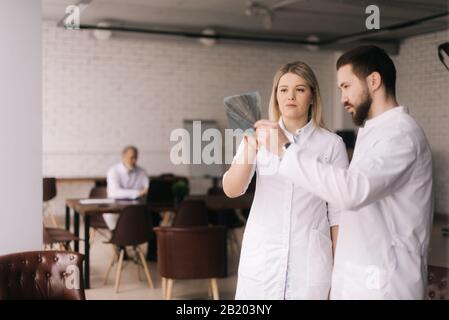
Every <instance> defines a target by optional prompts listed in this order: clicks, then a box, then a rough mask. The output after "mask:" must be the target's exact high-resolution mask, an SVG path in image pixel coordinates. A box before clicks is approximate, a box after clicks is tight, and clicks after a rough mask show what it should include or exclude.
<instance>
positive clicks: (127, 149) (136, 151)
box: [122, 146, 139, 154]
mask: <svg viewBox="0 0 449 320" xmlns="http://www.w3.org/2000/svg"><path fill="white" fill-rule="evenodd" d="M130 150H132V151H133V152H134V153H135V154H139V151H138V150H137V148H136V147H135V146H126V147H125V148H123V151H122V154H125V153H127V152H128V151H130Z"/></svg>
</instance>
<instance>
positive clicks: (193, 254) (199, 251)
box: [154, 226, 227, 279]
mask: <svg viewBox="0 0 449 320" xmlns="http://www.w3.org/2000/svg"><path fill="white" fill-rule="evenodd" d="M154 231H155V232H156V235H157V255H158V267H159V272H160V274H161V277H165V278H170V279H205V278H221V277H225V276H226V263H227V262H226V261H227V259H226V229H225V228H224V227H221V226H217V227H183V228H174V227H156V228H154Z"/></svg>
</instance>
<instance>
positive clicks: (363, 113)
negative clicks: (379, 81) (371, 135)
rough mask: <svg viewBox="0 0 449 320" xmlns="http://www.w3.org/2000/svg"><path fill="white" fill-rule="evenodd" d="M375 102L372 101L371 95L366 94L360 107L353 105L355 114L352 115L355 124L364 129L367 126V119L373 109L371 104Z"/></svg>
mask: <svg viewBox="0 0 449 320" xmlns="http://www.w3.org/2000/svg"><path fill="white" fill-rule="evenodd" d="M372 102H373V99H371V96H370V95H369V93H365V97H364V99H363V100H362V102H360V104H359V105H358V106H355V105H353V106H352V107H353V108H354V114H353V115H352V121H353V122H354V124H355V125H356V126H358V127H363V125H364V124H365V121H366V119H367V118H368V113H369V110H370V108H371V103H372Z"/></svg>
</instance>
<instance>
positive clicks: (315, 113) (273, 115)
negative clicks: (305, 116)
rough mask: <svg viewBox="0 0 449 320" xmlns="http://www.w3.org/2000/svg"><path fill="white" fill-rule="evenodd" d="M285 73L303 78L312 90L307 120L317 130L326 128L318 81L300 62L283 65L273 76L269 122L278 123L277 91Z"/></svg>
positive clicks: (310, 70)
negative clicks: (311, 122)
mask: <svg viewBox="0 0 449 320" xmlns="http://www.w3.org/2000/svg"><path fill="white" fill-rule="evenodd" d="M286 73H293V74H296V75H298V76H300V77H301V78H303V79H304V80H305V81H306V83H307V85H308V86H309V87H310V89H311V90H312V101H313V103H312V106H311V107H310V108H309V120H310V119H312V121H313V124H314V125H315V127H317V128H326V126H325V124H324V120H323V111H322V103H321V95H320V88H319V86H318V81H317V80H316V77H315V74H314V73H313V71H312V69H311V68H310V67H309V66H308V65H307V64H306V63H304V62H302V61H295V62H292V63H287V64H285V65H283V66H282V67H281V68H279V70H278V71H277V72H276V74H275V75H274V79H273V89H272V91H271V98H270V105H269V107H268V116H269V118H270V120H271V121H279V118H280V116H281V112H280V110H279V103H278V101H277V96H276V93H277V89H278V85H279V80H280V79H281V77H282V76H283V75H284V74H286Z"/></svg>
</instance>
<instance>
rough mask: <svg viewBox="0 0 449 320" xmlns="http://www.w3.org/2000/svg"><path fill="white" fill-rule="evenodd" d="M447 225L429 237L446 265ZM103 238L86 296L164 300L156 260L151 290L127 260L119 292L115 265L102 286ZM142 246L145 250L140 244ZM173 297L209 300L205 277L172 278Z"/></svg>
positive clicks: (433, 260) (230, 295) (224, 287)
mask: <svg viewBox="0 0 449 320" xmlns="http://www.w3.org/2000/svg"><path fill="white" fill-rule="evenodd" d="M443 227H446V228H449V219H447V218H445V219H439V218H436V219H435V221H434V227H433V231H432V238H431V249H430V256H429V264H432V265H438V266H446V267H449V237H447V236H446V237H445V236H443V235H442V232H441V228H443ZM237 233H238V236H239V240H240V242H241V236H242V234H243V228H241V229H238V231H237ZM104 240H105V239H104V238H103V237H101V236H100V235H98V234H97V235H96V236H95V242H94V244H93V246H92V248H91V253H92V254H91V289H89V290H87V291H86V295H87V299H99V300H101V299H108V300H113V299H123V300H126V299H138V300H146V299H148V300H153V299H157V300H160V299H163V295H162V289H161V278H160V276H159V274H158V271H157V266H156V263H154V262H150V263H149V268H150V271H151V275H152V278H153V282H154V286H155V289H150V288H148V286H147V283H146V282H145V280H144V279H143V277H142V280H141V281H139V279H138V275H137V267H136V265H134V264H133V263H131V262H130V263H128V264H127V265H126V266H125V268H124V270H123V272H122V280H121V283H120V292H119V293H115V292H114V279H115V267H114V268H113V269H112V271H111V274H110V276H109V283H108V284H107V285H103V279H104V274H105V272H106V269H107V266H108V263H109V261H110V259H111V255H112V249H111V246H110V245H107V244H104V243H102V242H103V241H104ZM143 249H145V248H144V247H143ZM237 266H238V254H236V253H235V252H234V253H233V254H230V255H229V258H228V270H229V277H228V278H225V279H219V280H218V286H219V291H220V298H221V299H227V300H232V299H234V295H235V288H236V283H237ZM173 299H187V300H188V299H195V300H196V299H198V300H202V299H209V298H208V281H207V280H182V281H181V280H179V281H175V284H174V288H173Z"/></svg>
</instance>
